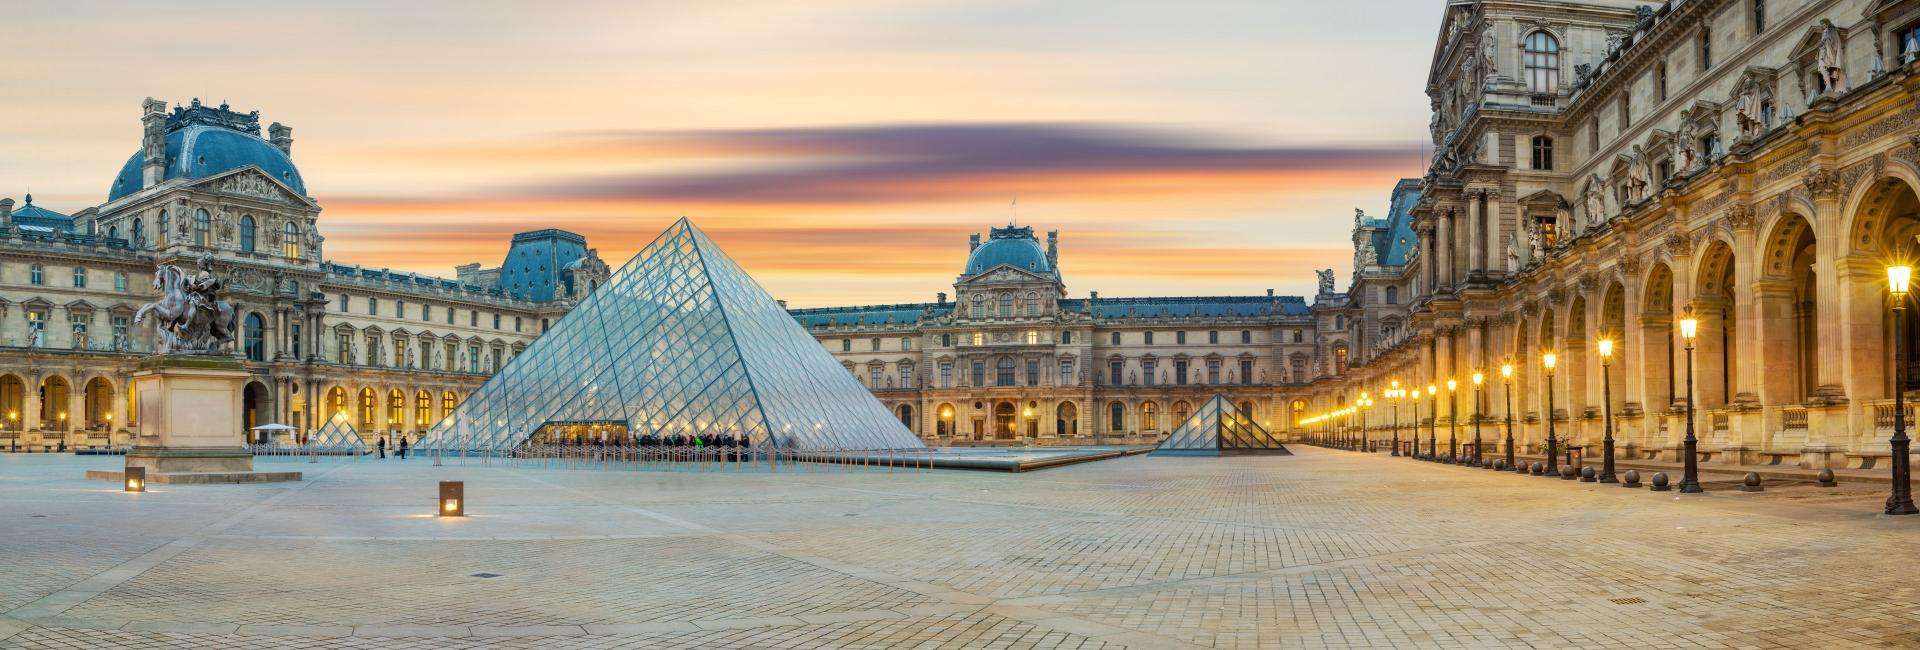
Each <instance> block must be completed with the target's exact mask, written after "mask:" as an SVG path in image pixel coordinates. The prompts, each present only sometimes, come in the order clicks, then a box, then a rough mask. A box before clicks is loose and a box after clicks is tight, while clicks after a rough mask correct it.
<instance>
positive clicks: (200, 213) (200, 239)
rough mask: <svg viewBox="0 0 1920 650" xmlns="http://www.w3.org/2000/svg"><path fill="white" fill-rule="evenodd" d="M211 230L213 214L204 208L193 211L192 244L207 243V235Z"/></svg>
mask: <svg viewBox="0 0 1920 650" xmlns="http://www.w3.org/2000/svg"><path fill="white" fill-rule="evenodd" d="M211 232H213V215H210V214H207V211H206V210H194V211H193V245H195V246H205V245H207V235H208V233H211Z"/></svg>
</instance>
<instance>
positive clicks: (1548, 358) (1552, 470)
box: [1540, 352, 1560, 477]
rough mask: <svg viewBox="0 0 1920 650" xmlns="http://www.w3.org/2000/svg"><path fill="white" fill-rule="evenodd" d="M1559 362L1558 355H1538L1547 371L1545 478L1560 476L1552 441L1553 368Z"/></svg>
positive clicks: (1550, 353) (1557, 454) (1558, 461)
mask: <svg viewBox="0 0 1920 650" xmlns="http://www.w3.org/2000/svg"><path fill="white" fill-rule="evenodd" d="M1559 362H1560V355H1557V354H1554V353H1552V352H1547V353H1544V354H1541V355H1540V367H1541V368H1544V369H1545V370H1546V371H1547V473H1546V475H1547V476H1551V477H1558V476H1559V475H1560V459H1559V458H1558V456H1559V453H1558V452H1559V448H1558V447H1556V446H1555V442H1554V439H1553V367H1554V366H1555V365H1556V364H1558V363H1559Z"/></svg>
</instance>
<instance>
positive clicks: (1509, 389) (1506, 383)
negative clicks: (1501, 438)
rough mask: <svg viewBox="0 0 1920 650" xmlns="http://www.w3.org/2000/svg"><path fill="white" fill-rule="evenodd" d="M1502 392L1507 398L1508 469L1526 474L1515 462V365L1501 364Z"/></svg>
mask: <svg viewBox="0 0 1920 650" xmlns="http://www.w3.org/2000/svg"><path fill="white" fill-rule="evenodd" d="M1500 390H1501V391H1502V392H1504V393H1506V398H1507V467H1508V468H1510V469H1512V470H1513V471H1515V472H1525V471H1527V470H1526V469H1525V468H1521V467H1519V463H1515V462H1513V364H1511V363H1503V364H1500Z"/></svg>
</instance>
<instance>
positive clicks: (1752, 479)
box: [1740, 472, 1766, 492]
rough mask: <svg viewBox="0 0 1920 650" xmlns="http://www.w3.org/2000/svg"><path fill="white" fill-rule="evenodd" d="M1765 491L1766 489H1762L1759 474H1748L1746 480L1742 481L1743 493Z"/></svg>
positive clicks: (1741, 488) (1741, 489)
mask: <svg viewBox="0 0 1920 650" xmlns="http://www.w3.org/2000/svg"><path fill="white" fill-rule="evenodd" d="M1765 489H1766V488H1764V487H1760V473H1759V472H1747V476H1746V478H1743V479H1740V491H1741V492H1759V491H1762V490H1765Z"/></svg>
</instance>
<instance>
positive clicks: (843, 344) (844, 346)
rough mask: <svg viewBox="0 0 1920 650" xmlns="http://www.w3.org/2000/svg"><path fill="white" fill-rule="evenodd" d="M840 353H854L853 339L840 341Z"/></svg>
mask: <svg viewBox="0 0 1920 650" xmlns="http://www.w3.org/2000/svg"><path fill="white" fill-rule="evenodd" d="M840 351H841V352H852V351H853V339H840Z"/></svg>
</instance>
